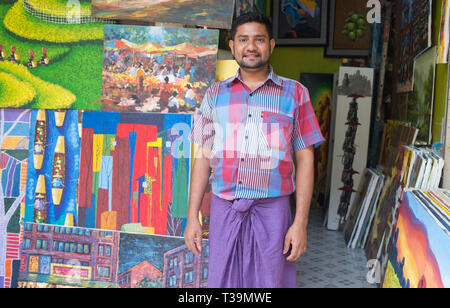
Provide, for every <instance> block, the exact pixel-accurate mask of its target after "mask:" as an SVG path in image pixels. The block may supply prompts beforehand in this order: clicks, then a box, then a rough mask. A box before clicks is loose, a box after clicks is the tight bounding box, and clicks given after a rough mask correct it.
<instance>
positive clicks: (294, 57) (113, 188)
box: [0, 0, 450, 288]
mask: <svg viewBox="0 0 450 308" xmlns="http://www.w3.org/2000/svg"><path fill="white" fill-rule="evenodd" d="M253 11H254V12H259V13H260V14H262V15H265V16H267V17H269V18H270V20H271V21H272V24H273V33H272V35H273V38H274V40H275V42H276V45H275V49H274V50H273V52H272V55H271V57H270V62H269V63H270V65H271V67H272V68H273V71H274V72H275V73H276V74H277V75H279V76H282V77H285V78H289V79H293V80H295V81H297V82H299V83H301V84H302V85H303V86H305V87H306V88H307V89H308V91H309V98H310V102H311V105H312V108H313V109H314V113H315V115H316V117H317V121H318V125H319V126H320V130H321V132H322V134H323V136H324V138H325V139H326V141H325V142H324V143H322V144H321V145H320V146H318V147H316V148H315V149H314V160H315V162H314V191H313V195H312V200H311V208H310V214H309V224H308V229H307V230H308V249H307V251H306V252H305V253H304V255H302V256H301V257H300V258H299V259H298V260H297V261H296V271H297V287H298V288H447V287H450V249H449V247H450V167H449V165H448V163H446V161H448V159H449V155H450V119H449V116H448V108H449V106H450V90H449V88H450V74H449V72H450V69H449V65H448V61H449V45H450V42H449V41H450V25H449V24H450V7H449V1H448V0H391V1H389V0H295V1H294V0H198V1H184V0H155V1H144V0H126V1H120V4H119V1H107V0H78V1H65V0H45V1H43V0H40V1H37V0H0V19H1V21H2V23H1V25H0V108H1V109H0V181H1V183H0V193H1V195H2V196H1V198H0V200H2V202H1V204H0V288H48V287H55V288H60V287H69V288H71V287H77V288H205V287H207V279H208V257H209V243H208V236H209V227H210V219H209V216H210V205H211V199H212V195H213V193H212V191H213V188H212V187H211V185H208V187H207V189H206V192H205V194H204V197H203V200H202V203H201V209H200V213H199V219H200V220H201V222H202V232H203V240H202V246H203V249H202V252H201V255H200V256H196V255H194V254H193V253H192V252H190V251H189V250H188V249H187V247H186V245H185V241H184V238H183V234H184V229H185V227H186V222H187V211H188V200H189V190H190V186H191V184H192V181H195V179H194V178H193V177H192V176H191V175H192V169H193V163H194V157H195V154H196V151H197V149H198V147H197V146H196V145H195V144H194V143H191V142H190V141H189V139H188V136H189V134H190V131H191V128H192V127H193V120H194V116H195V115H196V114H197V113H198V111H199V108H200V105H201V102H202V100H203V97H204V95H205V93H206V91H207V89H208V88H209V87H210V86H211V85H212V84H214V82H223V81H224V80H226V79H229V78H232V77H234V76H235V75H236V72H237V71H238V69H239V65H238V64H237V62H236V61H235V60H234V59H233V55H232V53H231V50H230V48H229V40H230V37H231V33H230V29H231V24H232V21H233V20H234V19H235V18H236V17H238V16H240V15H242V14H245V13H248V12H253ZM294 195H295V194H292V195H291V210H292V214H293V215H295V202H296V200H295V196H294Z"/></svg>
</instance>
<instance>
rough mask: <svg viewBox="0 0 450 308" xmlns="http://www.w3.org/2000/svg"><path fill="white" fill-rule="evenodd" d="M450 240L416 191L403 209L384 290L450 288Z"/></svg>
mask: <svg viewBox="0 0 450 308" xmlns="http://www.w3.org/2000/svg"><path fill="white" fill-rule="evenodd" d="M449 247H450V237H449V236H448V234H447V233H446V232H445V231H444V230H443V229H441V228H440V227H439V225H438V224H437V223H436V221H435V220H434V219H433V217H432V216H431V215H430V214H429V212H428V211H427V210H426V209H425V206H424V205H422V204H421V203H420V202H419V201H418V200H417V199H416V196H415V195H414V194H413V193H412V192H406V193H405V195H404V198H403V201H402V204H401V206H400V207H399V213H398V220H397V225H396V227H395V228H394V232H393V235H392V239H391V243H390V249H389V253H388V255H389V257H388V258H389V261H388V265H387V270H386V275H385V278H384V283H383V287H384V288H390V287H401V288H446V287H447V288H448V287H449V286H450V277H449V276H450V249H449Z"/></svg>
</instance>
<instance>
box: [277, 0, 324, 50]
mask: <svg viewBox="0 0 450 308" xmlns="http://www.w3.org/2000/svg"><path fill="white" fill-rule="evenodd" d="M272 2H273V16H272V20H273V37H274V38H275V40H276V42H277V44H278V45H296V46H314V45H325V44H326V40H327V36H326V30H327V29H326V28H327V9H328V7H327V6H328V0H298V1H292V0H274V1H272Z"/></svg>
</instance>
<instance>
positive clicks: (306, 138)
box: [292, 84, 325, 152]
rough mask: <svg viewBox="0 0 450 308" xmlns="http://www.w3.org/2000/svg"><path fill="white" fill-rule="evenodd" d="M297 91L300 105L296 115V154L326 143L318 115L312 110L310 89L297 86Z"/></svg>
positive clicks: (294, 137)
mask: <svg viewBox="0 0 450 308" xmlns="http://www.w3.org/2000/svg"><path fill="white" fill-rule="evenodd" d="M295 91H296V93H295V98H296V101H297V103H298V105H297V110H296V111H295V113H294V128H293V132H292V133H293V136H292V148H293V150H294V152H297V151H298V150H301V149H304V148H307V147H309V146H311V145H314V147H318V146H319V145H321V144H322V143H323V142H324V141H325V138H324V137H323V136H322V132H321V131H320V127H319V123H318V122H317V118H316V114H315V113H314V109H313V108H312V105H311V100H310V98H309V92H308V89H306V88H305V87H303V86H300V84H297V85H296V90H295Z"/></svg>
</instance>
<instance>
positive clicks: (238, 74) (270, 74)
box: [226, 65, 283, 87]
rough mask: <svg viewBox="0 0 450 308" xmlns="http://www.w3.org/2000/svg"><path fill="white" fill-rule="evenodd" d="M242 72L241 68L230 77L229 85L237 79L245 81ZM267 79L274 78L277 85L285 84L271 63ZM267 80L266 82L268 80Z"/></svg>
mask: <svg viewBox="0 0 450 308" xmlns="http://www.w3.org/2000/svg"><path fill="white" fill-rule="evenodd" d="M240 72H241V71H240V69H238V71H237V72H236V75H234V77H232V78H230V79H228V80H227V81H226V82H227V83H228V84H229V85H231V84H232V83H233V82H234V81H235V80H239V81H240V82H243V81H242V79H241V73H240ZM267 80H272V81H273V82H274V83H275V84H276V85H278V86H280V87H282V86H283V82H282V80H281V79H280V77H278V75H277V74H275V72H274V71H273V68H272V66H271V65H269V76H267ZM267 80H266V81H265V82H267Z"/></svg>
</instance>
